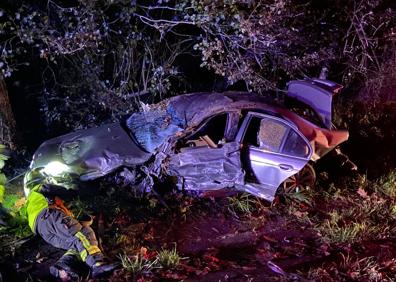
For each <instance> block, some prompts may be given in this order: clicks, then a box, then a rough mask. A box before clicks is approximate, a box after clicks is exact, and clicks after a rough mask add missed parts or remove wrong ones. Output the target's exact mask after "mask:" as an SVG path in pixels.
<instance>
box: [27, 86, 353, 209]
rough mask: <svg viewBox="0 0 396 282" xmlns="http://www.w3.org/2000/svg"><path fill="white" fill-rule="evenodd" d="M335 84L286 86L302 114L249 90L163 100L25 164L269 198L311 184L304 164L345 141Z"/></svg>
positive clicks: (43, 149) (47, 147) (83, 176)
mask: <svg viewBox="0 0 396 282" xmlns="http://www.w3.org/2000/svg"><path fill="white" fill-rule="evenodd" d="M341 88H342V86H341V85H339V84H336V83H334V82H331V81H328V80H320V79H306V80H296V81H290V82H289V83H288V89H287V95H286V96H287V97H289V98H290V99H292V100H295V101H296V102H298V103H302V104H304V105H305V106H306V109H308V110H303V112H302V113H300V112H301V111H300V112H299V111H298V110H296V111H294V110H293V108H292V107H290V108H289V109H288V108H287V107H284V106H281V105H279V103H277V102H275V100H274V99H269V98H265V97H263V96H259V95H256V94H253V93H248V92H224V93H192V94H185V95H180V96H176V97H172V98H170V99H167V100H164V101H162V102H161V103H158V104H154V105H145V107H144V108H145V109H144V110H143V111H141V112H136V113H133V114H132V115H130V116H129V117H128V118H127V119H125V120H122V121H120V122H118V123H113V124H108V125H103V126H101V127H98V128H91V129H87V130H80V131H76V132H73V133H69V134H66V135H63V136H60V137H56V138H53V139H51V140H48V141H46V142H44V143H43V144H42V145H41V146H40V147H39V148H38V150H37V151H36V152H35V154H34V156H33V160H32V162H31V165H30V168H31V169H34V168H39V167H42V168H43V173H45V174H46V175H47V176H48V177H54V179H55V178H56V177H62V178H65V177H66V176H67V177H70V176H71V175H72V176H74V178H77V179H78V180H79V181H90V180H94V179H98V178H100V177H103V176H106V175H109V174H110V173H113V172H116V175H117V177H118V179H119V178H120V177H121V178H122V179H123V183H125V182H127V183H128V184H130V185H131V186H132V187H135V188H136V189H142V190H145V191H148V190H150V189H152V188H153V186H154V183H156V182H157V181H162V180H164V179H166V178H172V179H174V180H176V183H177V184H176V185H177V187H178V188H179V189H180V190H188V191H200V192H203V191H213V190H220V189H224V188H227V189H236V190H240V191H245V192H249V193H251V194H253V195H255V196H258V197H261V198H264V199H267V200H269V201H272V200H273V199H274V196H275V193H276V192H277V189H278V187H280V186H281V187H283V188H285V189H290V188H293V187H297V186H298V185H300V184H304V185H307V186H312V185H313V184H314V181H315V172H314V170H313V168H312V166H311V163H312V162H315V161H316V160H318V159H319V158H321V157H322V156H324V155H325V154H326V153H327V152H329V151H330V150H332V149H334V148H335V147H336V146H337V145H339V144H340V143H342V142H344V141H346V140H347V139H348V132H347V131H345V130H335V129H334V127H333V126H332V123H331V113H332V99H333V96H334V95H335V94H337V93H338V92H339V91H340V89H341ZM307 112H309V113H310V114H304V113H307ZM308 116H310V117H312V118H309V117H308Z"/></svg>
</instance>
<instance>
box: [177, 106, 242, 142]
mask: <svg viewBox="0 0 396 282" xmlns="http://www.w3.org/2000/svg"><path fill="white" fill-rule="evenodd" d="M233 113H235V112H233V111H229V112H220V113H216V114H214V115H211V116H209V117H207V118H205V119H204V120H203V121H201V123H200V124H199V125H198V126H197V127H196V129H195V130H193V131H191V132H190V133H189V134H187V135H186V136H184V137H183V139H185V140H189V138H191V136H193V135H194V134H196V133H197V132H199V131H200V130H201V129H202V128H203V127H204V126H205V125H206V124H207V123H208V122H210V121H211V120H212V119H214V118H215V117H217V116H220V115H224V114H225V115H227V118H226V124H225V127H224V131H223V138H225V136H226V132H228V130H230V129H231V124H230V123H231V122H232V118H231V117H230V115H231V114H233ZM237 134H238V133H237ZM229 142H232V141H227V143H229Z"/></svg>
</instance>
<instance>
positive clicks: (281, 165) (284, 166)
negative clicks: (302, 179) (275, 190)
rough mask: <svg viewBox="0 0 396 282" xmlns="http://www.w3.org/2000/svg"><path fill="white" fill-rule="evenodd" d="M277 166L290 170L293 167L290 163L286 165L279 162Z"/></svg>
mask: <svg viewBox="0 0 396 282" xmlns="http://www.w3.org/2000/svg"><path fill="white" fill-rule="evenodd" d="M279 167H280V169H283V170H292V169H293V167H292V166H291V165H287V164H280V165H279Z"/></svg>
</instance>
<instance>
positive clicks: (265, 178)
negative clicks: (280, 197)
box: [237, 112, 312, 195]
mask: <svg viewBox="0 0 396 282" xmlns="http://www.w3.org/2000/svg"><path fill="white" fill-rule="evenodd" d="M237 139H238V140H239V141H240V142H241V143H242V144H243V146H244V148H245V149H244V153H243V156H242V157H243V159H244V164H245V165H246V166H247V168H246V169H247V179H246V181H247V182H251V183H258V184H262V185H263V186H265V187H266V188H267V189H270V191H272V193H273V195H275V192H276V190H277V188H278V187H279V185H280V184H281V183H282V182H283V181H285V180H286V179H287V178H288V177H290V176H292V175H293V174H295V173H297V172H298V171H300V170H301V169H302V168H303V167H304V166H305V165H306V164H307V162H308V161H309V159H310V157H311V155H312V147H311V146H310V144H309V142H308V141H307V140H306V138H305V137H304V136H303V135H302V134H301V133H300V132H299V131H298V130H297V128H296V127H295V126H294V125H293V124H291V123H289V122H287V121H285V120H283V119H281V118H277V117H274V116H271V115H266V114H261V113H252V112H251V113H248V114H247V116H246V117H245V120H244V121H243V124H242V126H241V129H240V131H239V133H238V137H237Z"/></svg>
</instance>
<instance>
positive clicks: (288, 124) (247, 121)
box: [236, 112, 313, 160]
mask: <svg viewBox="0 0 396 282" xmlns="http://www.w3.org/2000/svg"><path fill="white" fill-rule="evenodd" d="M253 117H258V118H261V119H262V118H269V119H272V120H275V121H278V122H280V123H282V124H284V125H286V127H287V130H286V132H285V134H284V136H283V139H282V142H281V146H280V149H279V152H272V151H265V150H263V149H260V148H259V147H256V146H250V147H251V148H252V149H254V150H256V151H260V152H263V153H268V154H274V155H279V156H284V157H289V158H295V159H301V160H310V159H311V156H312V154H313V149H312V146H311V144H310V143H309V141H308V140H307V138H306V137H305V136H304V135H303V134H302V133H301V132H300V131H299V130H298V128H297V126H296V125H295V124H293V123H291V122H289V121H287V120H284V119H282V118H279V117H276V116H272V115H267V114H263V113H257V112H248V113H247V114H246V116H245V119H244V120H243V122H242V125H241V128H240V129H239V132H238V134H237V137H236V140H237V141H238V142H239V144H243V143H242V140H243V138H244V137H245V134H246V131H247V129H248V126H249V124H250V121H251V120H252V118H253ZM290 130H294V131H295V132H296V133H297V135H298V136H300V138H302V139H303V141H304V142H305V144H306V145H307V146H308V150H309V153H308V155H307V157H299V156H293V155H288V154H284V153H282V151H283V149H284V146H285V144H286V141H287V137H288V135H289V133H290Z"/></svg>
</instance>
